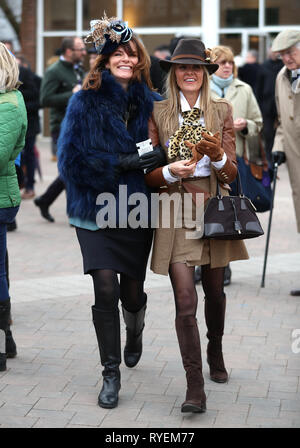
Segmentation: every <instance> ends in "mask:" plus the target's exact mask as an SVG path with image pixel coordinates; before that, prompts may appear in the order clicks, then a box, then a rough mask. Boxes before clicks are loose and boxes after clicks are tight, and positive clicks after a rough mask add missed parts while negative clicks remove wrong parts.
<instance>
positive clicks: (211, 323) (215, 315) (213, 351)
mask: <svg viewBox="0 0 300 448" xmlns="http://www.w3.org/2000/svg"><path fill="white" fill-rule="evenodd" d="M225 309H226V296H225V294H223V297H222V298H220V300H218V301H215V300H210V299H209V298H207V297H205V306H204V313H205V321H206V325H207V338H208V341H209V342H208V345H207V362H208V364H209V369H210V379H211V380H212V381H215V382H216V383H226V381H228V374H227V371H226V368H225V364H224V359H223V353H222V337H223V334H224V322H225Z"/></svg>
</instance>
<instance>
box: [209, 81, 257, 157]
mask: <svg viewBox="0 0 300 448" xmlns="http://www.w3.org/2000/svg"><path fill="white" fill-rule="evenodd" d="M212 97H213V98H218V95H217V93H216V92H215V91H214V90H212ZM225 98H226V100H227V101H229V102H230V103H231V105H232V109H233V119H234V120H235V119H236V118H245V119H246V120H247V128H248V134H246V135H245V134H243V133H242V132H236V155H237V156H240V157H241V156H242V155H243V152H244V144H245V149H246V155H247V157H248V158H249V157H250V154H249V150H248V142H247V138H249V137H253V136H255V135H258V133H259V132H260V130H261V129H262V125H263V121H262V115H261V111H260V108H259V105H258V103H257V101H256V98H255V96H254V93H253V90H252V88H251V87H250V86H249V84H246V83H245V82H243V81H240V80H239V79H237V78H234V79H233V81H232V83H231V84H230V86H229V87H228V89H227V90H226V94H225Z"/></svg>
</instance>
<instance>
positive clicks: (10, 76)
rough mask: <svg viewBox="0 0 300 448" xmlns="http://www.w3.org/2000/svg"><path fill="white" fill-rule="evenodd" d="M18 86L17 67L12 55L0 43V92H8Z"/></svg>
mask: <svg viewBox="0 0 300 448" xmlns="http://www.w3.org/2000/svg"><path fill="white" fill-rule="evenodd" d="M18 85H19V66H18V63H17V60H16V58H15V57H14V55H13V54H12V53H11V52H10V51H9V50H8V49H7V48H6V46H5V45H4V44H3V43H2V42H0V90H5V91H6V92H10V91H11V90H13V89H15V88H16V87H17V86H18Z"/></svg>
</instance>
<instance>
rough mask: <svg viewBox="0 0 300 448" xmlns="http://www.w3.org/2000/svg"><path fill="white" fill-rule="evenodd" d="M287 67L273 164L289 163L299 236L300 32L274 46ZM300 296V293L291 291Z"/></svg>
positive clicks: (280, 86)
mask: <svg viewBox="0 0 300 448" xmlns="http://www.w3.org/2000/svg"><path fill="white" fill-rule="evenodd" d="M272 51H273V52H276V53H279V54H280V56H281V59H282V62H283V63H284V67H283V68H282V69H281V70H280V72H279V73H278V76H277V79H276V89H275V98H276V105H277V112H278V119H279V125H278V128H277V130H276V136H275V140H274V145H273V149H272V151H273V153H272V154H273V160H274V162H277V163H278V165H280V164H281V163H283V162H286V163H287V168H288V172H289V178H290V183H291V187H292V193H293V201H294V207H295V213H296V220H297V230H298V232H299V233H300V144H299V139H300V30H285V31H282V32H281V33H279V34H278V35H277V36H276V38H275V39H274V42H273V44H272ZM291 295H293V296H300V289H299V290H293V291H291Z"/></svg>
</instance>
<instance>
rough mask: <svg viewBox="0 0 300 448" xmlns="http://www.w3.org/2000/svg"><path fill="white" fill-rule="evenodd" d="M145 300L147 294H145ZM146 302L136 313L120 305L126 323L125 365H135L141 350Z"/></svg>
mask: <svg viewBox="0 0 300 448" xmlns="http://www.w3.org/2000/svg"><path fill="white" fill-rule="evenodd" d="M145 298H146V300H147V296H146V294H145ZM146 308H147V305H146V303H145V304H144V305H143V306H142V308H141V309H140V310H139V311H137V312H136V313H130V312H129V311H127V310H126V309H125V308H124V307H123V305H122V311H123V317H124V321H125V324H126V345H125V348H124V362H125V364H126V366H127V367H135V366H136V365H137V363H138V362H139V360H140V358H141V356H142V351H143V330H144V326H145V314H146Z"/></svg>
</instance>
